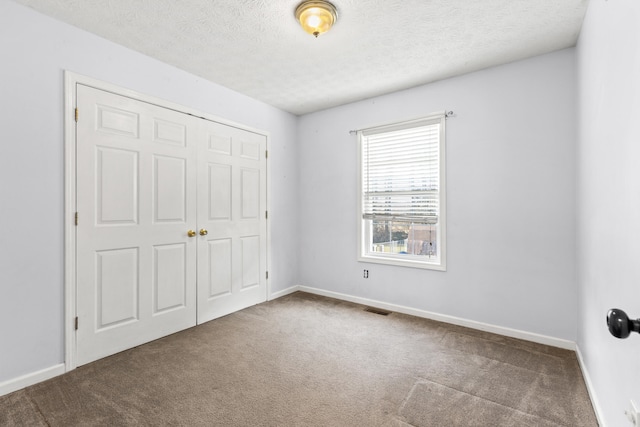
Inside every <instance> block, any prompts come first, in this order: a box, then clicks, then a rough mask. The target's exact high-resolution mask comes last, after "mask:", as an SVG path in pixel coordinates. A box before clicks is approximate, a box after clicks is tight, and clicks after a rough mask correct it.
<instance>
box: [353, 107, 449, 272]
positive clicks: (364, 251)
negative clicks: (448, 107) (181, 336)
mask: <svg viewBox="0 0 640 427" xmlns="http://www.w3.org/2000/svg"><path fill="white" fill-rule="evenodd" d="M445 122H446V112H444V111H443V112H438V113H433V114H429V115H427V116H423V117H420V118H417V119H413V120H407V121H402V122H395V123H390V124H385V125H380V126H375V127H370V128H366V129H361V130H359V131H358V132H357V140H358V141H357V152H358V153H357V161H358V174H357V175H358V209H357V210H358V261H359V262H369V263H378V264H387V265H394V266H402V267H412V268H422V269H428V270H437V271H446V269H447V262H446V261H447V256H446V254H447V248H446V241H447V239H446V230H447V219H446V218H447V215H446V156H445V155H446V138H445V136H446V132H445ZM430 124H439V125H440V132H439V141H438V154H439V165H438V173H439V176H438V178H439V185H438V204H439V212H438V223H437V225H436V226H437V228H436V236H437V248H438V250H439V254H438V258H437V260H435V261H434V260H431V261H427V260H419V259H416V258H415V257H416V256H414V257H411V258H408V257H406V255H400V254H391V253H385V252H380V253H373V252H370V251H369V249H368V247H369V243H368V242H365V239H367V238H368V233H367V230H366V227H367V222H368V221H373V220H369V219H364V218H363V211H364V207H363V205H364V188H363V174H364V163H363V160H364V159H363V143H364V137H365V136H366V135H371V134H379V133H385V132H392V131H396V130H401V129H409V128H413V127H420V126H426V125H430Z"/></svg>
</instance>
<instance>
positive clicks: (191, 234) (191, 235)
mask: <svg viewBox="0 0 640 427" xmlns="http://www.w3.org/2000/svg"><path fill="white" fill-rule="evenodd" d="M195 235H196V232H195V231H193V230H189V231H187V236H189V237H193V236H195Z"/></svg>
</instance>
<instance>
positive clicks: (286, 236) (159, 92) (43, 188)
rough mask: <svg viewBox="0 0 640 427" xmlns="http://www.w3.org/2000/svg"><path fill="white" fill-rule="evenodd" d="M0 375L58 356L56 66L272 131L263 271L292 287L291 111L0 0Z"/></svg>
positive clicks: (294, 186)
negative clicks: (267, 265)
mask: <svg viewBox="0 0 640 427" xmlns="http://www.w3.org/2000/svg"><path fill="white" fill-rule="evenodd" d="M0 56H1V58H2V66H0V130H1V131H2V142H1V143H0V224H2V226H1V227H0V384H2V383H3V381H4V382H6V381H9V380H11V379H14V378H16V377H19V376H21V375H24V374H30V373H33V372H35V371H38V370H41V369H46V368H49V367H51V366H53V365H56V364H59V363H62V362H64V354H63V353H64V350H63V349H64V338H63V331H64V328H63V313H64V311H63V310H64V303H63V301H64V292H63V288H64V285H63V275H64V271H63V244H64V242H63V231H64V229H63V212H64V211H63V209H64V206H63V202H64V195H63V183H64V170H63V166H64V165H63V161H64V159H63V147H64V144H63V70H71V71H74V72H77V73H79V74H83V75H86V76H89V77H93V78H96V79H100V80H104V81H107V82H110V83H114V84H117V85H120V86H123V87H126V88H128V89H132V90H135V91H138V92H141V93H144V94H148V95H153V96H156V97H159V98H163V99H166V100H169V101H172V102H175V103H178V104H182V105H185V106H188V107H191V108H195V109H198V110H201V111H203V112H206V113H210V114H213V115H217V116H219V117H221V118H224V119H227V120H232V121H236V122H239V123H243V124H245V125H248V126H251V127H254V128H258V129H262V130H265V131H267V132H269V133H270V136H271V140H270V143H271V146H270V156H269V166H268V167H269V172H270V180H271V181H270V189H271V192H270V194H269V199H270V200H269V203H270V210H271V212H270V216H269V217H270V221H271V232H272V236H271V237H272V248H273V251H272V252H271V254H270V256H271V260H272V269H271V272H270V275H269V277H270V280H271V285H272V291H274V292H275V291H278V290H282V289H285V288H288V287H290V286H294V285H296V284H297V264H298V263H297V252H296V251H295V250H292V248H295V247H296V246H297V237H296V236H295V233H294V232H293V230H295V229H296V228H297V225H296V224H297V218H298V213H297V200H296V199H297V193H298V179H297V148H296V144H295V129H296V127H295V126H296V120H297V119H296V117H295V116H293V115H290V114H288V113H285V112H282V111H280V110H278V109H275V108H273V107H270V106H268V105H266V104H263V103H261V102H258V101H255V100H252V99H250V98H248V97H246V96H243V95H240V94H238V93H235V92H233V91H230V90H228V89H226V88H223V87H221V86H219V85H216V84H213V83H210V82H207V81H205V80H204V79H201V78H198V77H196V76H193V75H190V74H188V73H186V72H183V71H181V70H178V69H176V68H174V67H171V66H169V65H166V64H163V63H160V62H158V61H156V60H153V59H151V58H148V57H146V56H143V55H141V54H139V53H136V52H134V51H131V50H128V49H125V48H123V47H121V46H118V45H115V44H113V43H110V42H108V41H105V40H103V39H101V38H98V37H96V36H94V35H91V34H89V33H86V32H84V31H81V30H78V29H76V28H74V27H71V26H69V25H66V24H63V23H61V22H58V21H55V20H53V19H50V18H47V17H45V16H43V15H40V14H38V13H36V12H34V11H32V10H31V9H28V8H25V7H23V6H20V5H17V4H14V3H12V2H8V1H1V2H0Z"/></svg>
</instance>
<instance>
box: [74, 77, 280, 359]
mask: <svg viewBox="0 0 640 427" xmlns="http://www.w3.org/2000/svg"><path fill="white" fill-rule="evenodd" d="M77 84H83V85H86V86H91V87H93V88H95V89H100V90H103V91H107V92H111V93H114V94H116V95H121V96H126V97H128V98H132V99H135V100H138V101H143V102H147V103H150V104H154V105H157V106H159V107H163V108H167V109H170V110H175V111H179V112H181V113H186V114H190V115H192V116H196V117H200V118H203V119H206V120H210V121H213V122H217V123H221V124H224V125H228V126H233V127H236V128H239V129H244V130H247V131H250V132H253V133H257V134H260V135H264V136H265V137H266V139H267V150H268V149H269V147H270V143H269V142H270V135H269V133H268V132H265V131H263V130H259V129H254V128H251V127H248V126H245V125H242V124H239V123H236V122H232V121H229V120H225V119H222V118H220V117H217V116H214V115H212V114H208V113H203V112H201V111H198V110H195V109H193V108H189V107H185V106H183V105H180V104H176V103H173V102H170V101H166V100H164V99H160V98H156V97H154V96H150V95H145V94H141V93H139V92H136V91H133V90H130V89H125V88H122V87H119V86H116V85H114V84H111V83H107V82H104V81H101V80H96V79H93V78H91V77H86V76H83V75H80V74H77V73H74V72H71V71H67V70H65V72H64V179H65V181H64V293H65V297H64V302H65V305H64V306H65V308H64V311H65V313H64V331H65V346H64V348H65V350H64V353H65V358H64V360H65V371H67V372H68V371H71V370H73V369H75V368H76V367H77V360H76V349H77V347H76V332H75V318H76V295H77V283H76V255H77V254H76V227H75V218H76V217H75V215H76V162H77V159H76V122H75V117H76V115H75V114H76V113H75V109H76V85H77ZM79 114H83V112H79ZM270 183H271V179H270V169H269V164H268V161H267V211H268V210H269V206H270V204H269V194H270ZM82 220H83V219H82V217H80V221H82ZM266 239H267V271H270V270H271V257H270V256H269V253H270V251H271V223H270V221H267V236H266ZM269 295H271V280H269V279H267V286H266V295H265V300H269ZM81 327H82V326H81Z"/></svg>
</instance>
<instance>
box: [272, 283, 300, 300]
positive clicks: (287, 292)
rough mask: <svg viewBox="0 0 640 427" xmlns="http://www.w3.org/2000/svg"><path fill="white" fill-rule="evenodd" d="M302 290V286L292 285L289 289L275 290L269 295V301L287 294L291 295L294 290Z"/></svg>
mask: <svg viewBox="0 0 640 427" xmlns="http://www.w3.org/2000/svg"><path fill="white" fill-rule="evenodd" d="M299 290H300V286H291V287H290V288H287V289H283V290H281V291H278V292H274V293H272V294H271V295H269V301H271V300H274V299H277V298H280V297H283V296H285V295H289V294H292V293H294V292H297V291H299Z"/></svg>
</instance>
